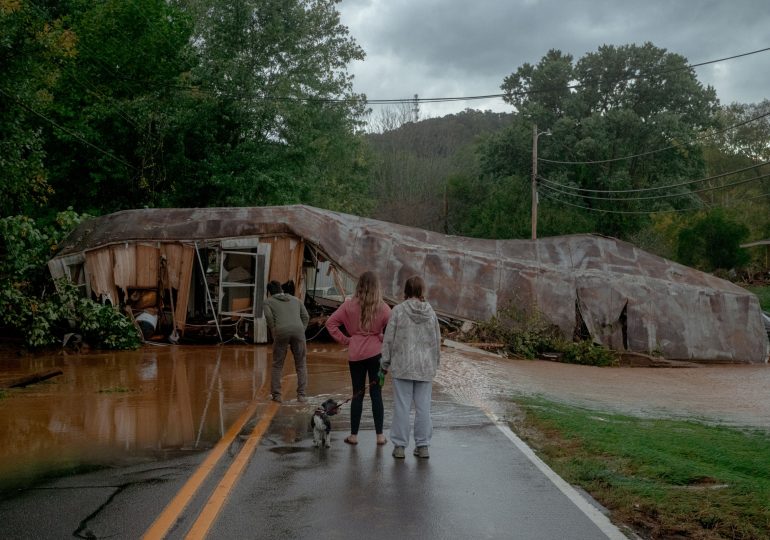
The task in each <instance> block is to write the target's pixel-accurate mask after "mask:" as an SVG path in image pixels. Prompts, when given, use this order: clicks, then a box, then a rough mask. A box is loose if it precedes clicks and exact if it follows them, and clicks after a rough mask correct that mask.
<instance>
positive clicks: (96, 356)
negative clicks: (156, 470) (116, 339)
mask: <svg viewBox="0 0 770 540" xmlns="http://www.w3.org/2000/svg"><path fill="white" fill-rule="evenodd" d="M268 361H269V351H268V348H267V347H249V346H244V347H200V346H198V347H152V346H147V347H145V348H143V349H140V350H137V351H128V352H126V351H123V352H109V353H90V354H64V353H59V354H51V355H36V356H16V355H14V354H8V353H6V354H4V355H3V356H2V357H0V374H2V376H3V377H4V378H11V377H13V376H21V375H26V374H29V373H32V372H36V371H42V370H48V369H54V368H58V369H61V370H62V372H63V375H60V376H58V377H55V378H53V379H50V380H48V381H46V382H42V383H38V384H35V385H32V386H29V387H27V388H20V389H13V390H8V391H6V395H5V397H4V398H3V399H0V489H2V488H4V487H5V488H7V487H9V486H13V485H16V484H20V483H23V484H27V483H28V482H29V481H30V480H33V479H35V478H39V477H42V476H45V475H47V474H51V473H53V472H55V471H63V470H77V469H79V468H82V467H94V466H116V465H125V464H127V463H132V462H136V461H142V460H150V459H159V458H164V457H169V456H172V455H174V454H178V453H180V452H189V451H198V450H201V449H205V448H208V447H210V446H211V445H212V444H214V443H215V442H216V441H217V440H218V439H219V438H220V437H221V435H222V434H223V433H224V431H225V430H226V429H227V427H228V426H229V425H230V423H231V422H232V421H233V419H234V418H235V417H237V415H238V414H240V412H241V411H242V409H243V407H244V406H245V404H246V403H248V402H249V401H251V400H252V399H254V398H257V397H260V396H263V397H265V399H266V396H267V395H268V393H269V388H268V385H269V382H268V380H269V379H268V377H269V375H268V373H269V371H268Z"/></svg>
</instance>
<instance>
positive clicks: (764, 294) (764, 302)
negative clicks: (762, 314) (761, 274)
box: [744, 285, 770, 311]
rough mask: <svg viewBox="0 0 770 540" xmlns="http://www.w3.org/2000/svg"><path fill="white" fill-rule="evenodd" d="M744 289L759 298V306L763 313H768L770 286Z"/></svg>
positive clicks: (752, 286) (753, 286)
mask: <svg viewBox="0 0 770 540" xmlns="http://www.w3.org/2000/svg"><path fill="white" fill-rule="evenodd" d="M744 288H746V289H748V290H749V291H751V292H753V293H754V294H756V295H757V298H759V305H760V306H762V309H763V310H765V311H770V286H767V285H744Z"/></svg>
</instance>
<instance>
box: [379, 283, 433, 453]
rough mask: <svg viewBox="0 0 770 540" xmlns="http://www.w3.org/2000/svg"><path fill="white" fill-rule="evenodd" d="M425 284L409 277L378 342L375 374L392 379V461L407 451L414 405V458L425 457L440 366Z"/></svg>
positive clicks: (431, 431) (429, 437) (430, 434)
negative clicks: (378, 371) (377, 371)
mask: <svg viewBox="0 0 770 540" xmlns="http://www.w3.org/2000/svg"><path fill="white" fill-rule="evenodd" d="M424 291H425V282H424V281H423V279H422V278H421V277H420V276H412V277H410V278H409V279H408V280H406V284H405V285H404V299H405V300H404V301H403V302H402V303H400V304H399V305H397V306H396V307H394V308H393V311H392V312H391V315H390V320H389V321H388V326H387V328H386V329H385V335H384V337H383V341H382V361H381V363H380V365H381V369H382V371H383V372H384V373H388V372H390V374H391V377H392V379H393V422H392V424H391V426H390V440H391V441H393V445H394V448H393V457H395V458H403V457H405V449H406V447H407V446H408V445H409V411H410V410H411V408H412V404H413V403H414V410H415V418H414V442H415V449H414V455H415V456H417V457H420V458H428V457H430V453H429V451H428V447H429V446H430V441H431V437H432V435H433V421H432V420H431V417H430V403H431V393H432V391H433V378H434V377H435V376H436V370H437V369H438V366H439V362H440V350H441V331H440V329H439V326H438V318H437V317H436V313H435V312H434V311H433V308H432V307H431V305H430V304H429V303H428V302H426V301H425V298H424Z"/></svg>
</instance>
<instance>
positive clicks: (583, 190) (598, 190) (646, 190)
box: [538, 161, 770, 193]
mask: <svg viewBox="0 0 770 540" xmlns="http://www.w3.org/2000/svg"><path fill="white" fill-rule="evenodd" d="M769 164H770V161H763V162H761V163H757V164H755V165H750V166H748V167H744V168H742V169H735V170H734V171H727V172H724V173H720V174H715V175H713V176H706V177H705V178H698V179H697V180H687V181H685V182H679V183H677V184H666V185H663V186H654V187H648V188H637V189H590V188H580V187H575V186H570V185H567V184H562V183H560V182H556V181H554V180H549V179H548V178H545V177H543V176H540V175H538V179H539V180H543V181H544V182H547V183H548V184H550V185H551V186H556V187H560V188H564V189H571V190H573V191H579V192H581V193H642V192H648V191H656V190H660V189H669V188H675V187H682V186H690V185H692V184H697V183H699V182H707V181H709V180H716V179H717V178H724V177H725V176H732V175H733V174H738V173H742V172H746V171H750V170H752V169H756V168H758V167H762V166H764V165H769Z"/></svg>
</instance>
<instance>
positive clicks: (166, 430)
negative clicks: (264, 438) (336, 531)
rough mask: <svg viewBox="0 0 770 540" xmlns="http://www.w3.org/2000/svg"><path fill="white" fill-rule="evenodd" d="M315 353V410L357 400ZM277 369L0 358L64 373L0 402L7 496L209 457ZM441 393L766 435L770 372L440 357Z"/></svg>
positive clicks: (288, 372) (149, 352)
mask: <svg viewBox="0 0 770 540" xmlns="http://www.w3.org/2000/svg"><path fill="white" fill-rule="evenodd" d="M308 351H309V354H308V360H309V373H310V377H309V379H310V380H309V387H308V394H309V396H310V397H311V402H312V401H313V400H317V399H321V396H327V397H328V396H332V397H335V398H343V399H344V397H346V395H347V392H349V391H350V388H349V376H348V371H347V361H346V358H345V352H344V350H343V349H342V348H340V347H339V346H336V345H332V344H311V345H310V346H309V349H308ZM270 359H271V355H270V348H269V347H265V346H248V345H243V346H241V345H238V346H230V345H228V346H211V347H201V346H166V347H160V346H145V347H144V348H142V349H140V350H137V351H130V352H111V353H99V352H96V353H88V354H67V353H64V352H60V353H58V354H57V353H54V354H44V355H22V356H20V355H18V354H16V353H15V352H13V351H7V350H5V351H0V380H8V379H11V378H16V377H21V376H23V375H28V374H30V373H35V372H40V371H45V370H50V369H55V368H58V369H61V370H62V371H63V375H61V376H58V377H55V378H53V379H49V380H48V381H45V382H42V383H38V384H35V385H32V386H29V387H27V388H22V389H12V390H7V391H5V395H4V397H1V398H0V492H2V491H3V490H5V489H9V488H12V487H15V486H24V485H30V484H31V483H33V482H35V481H36V480H40V479H42V478H45V477H47V476H48V475H51V474H67V473H69V472H73V471H77V470H81V469H84V468H90V467H99V466H111V465H125V464H130V463H135V462H141V461H150V460H159V459H164V458H167V457H172V456H174V455H179V454H181V453H186V452H199V451H201V450H204V449H207V448H210V447H211V446H212V445H213V444H214V443H215V442H216V441H217V440H218V439H219V438H220V437H221V436H222V434H223V433H224V432H225V431H226V430H227V428H228V426H229V425H230V423H231V422H232V421H233V420H234V419H235V418H236V417H237V416H238V415H239V414H240V413H241V412H242V410H243V409H244V408H245V406H246V405H247V404H248V403H249V402H250V401H252V400H254V399H258V400H265V401H267V399H268V396H269V390H270V389H269V362H270ZM292 372H293V362H292V361H291V360H289V361H287V363H286V366H285V370H284V375H285V377H286V380H287V381H288V382H285V383H284V384H287V385H288V386H287V387H286V388H284V395H285V396H286V398H287V399H288V400H289V401H291V400H293V398H294V393H293V392H294V388H293V384H296V382H295V379H293V378H292V377H293V375H292ZM436 382H437V385H438V387H439V388H440V390H441V391H443V392H445V393H446V394H449V395H451V396H452V397H453V399H455V400H457V401H459V402H461V403H466V404H472V405H479V406H483V407H485V408H488V409H491V410H492V411H494V412H496V413H498V415H500V416H501V417H504V416H505V414H506V413H507V412H509V411H510V398H511V397H512V396H513V395H516V394H519V395H543V396H546V397H548V398H551V399H555V400H559V401H562V402H566V403H572V404H576V405H581V406H586V407H592V408H598V409H602V410H614V411H618V412H627V413H633V414H641V415H646V416H655V417H670V418H698V419H703V420H707V421H714V422H721V423H727V424H731V425H739V426H751V427H758V428H762V429H770V368H769V367H768V366H766V365H762V366H711V367H698V368H686V369H685V368H683V369H668V368H594V367H586V366H574V365H567V364H559V363H553V362H545V361H526V360H507V359H502V358H499V357H495V356H493V355H489V354H476V353H469V352H460V351H457V350H454V349H449V348H444V349H443V352H442V366H441V369H440V370H439V374H438V376H437V379H436ZM385 393H386V397H387V395H388V393H389V388H388V385H387V384H386V388H385ZM285 405H290V406H291V405H292V404H291V403H288V404H285ZM303 405H305V406H309V405H310V404H303ZM293 406H297V404H296V403H295V404H294V405H293ZM289 412H291V411H289ZM287 414H288V413H287ZM289 417H292V418H293V417H296V418H299V422H300V423H299V424H298V425H297V426H294V425H293V424H292V425H289V424H287V426H288V427H289V428H291V429H290V431H291V433H288V432H287V435H286V437H287V440H288V439H291V440H294V439H295V438H296V437H297V436H299V435H301V434H298V433H295V432H299V431H302V430H304V429H305V427H306V425H305V417H304V416H303V415H300V414H288V416H287V418H289ZM286 421H287V422H288V420H286ZM300 424H301V425H300ZM340 426H343V424H340ZM287 429H288V428H287Z"/></svg>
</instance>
